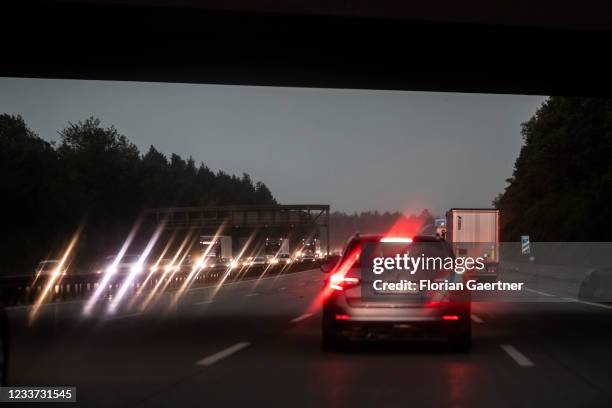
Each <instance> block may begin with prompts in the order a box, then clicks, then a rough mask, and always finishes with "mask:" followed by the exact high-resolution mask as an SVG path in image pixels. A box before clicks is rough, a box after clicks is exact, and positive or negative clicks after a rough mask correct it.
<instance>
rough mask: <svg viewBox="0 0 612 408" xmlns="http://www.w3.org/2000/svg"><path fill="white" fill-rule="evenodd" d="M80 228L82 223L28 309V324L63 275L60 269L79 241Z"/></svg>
mask: <svg viewBox="0 0 612 408" xmlns="http://www.w3.org/2000/svg"><path fill="white" fill-rule="evenodd" d="M82 230H83V223H81V225H79V228H78V229H77V231H76V232H75V234H74V236H73V237H72V239H71V240H70V243H69V244H68V247H67V248H66V250H65V251H64V255H62V258H61V259H60V263H59V265H58V266H57V268H56V269H55V270H54V271H53V273H52V274H51V275H50V276H49V280H48V281H47V284H46V285H45V287H44V289H43V290H42V292H41V294H40V296H39V297H38V299H36V301H35V302H34V305H33V306H32V308H31V309H30V313H29V316H28V323H29V324H30V325H31V324H32V323H34V320H36V315H37V314H38V310H39V309H40V307H41V305H42V303H43V302H44V300H45V298H46V297H47V295H48V294H49V292H50V291H52V290H53V288H54V287H55V285H56V284H57V283H59V281H60V280H61V279H62V276H63V274H62V271H63V270H64V269H67V268H68V267H67V265H66V263H67V261H68V259H69V258H70V256H71V254H72V251H73V250H74V247H75V246H76V244H77V242H78V241H79V237H80V236H81V231H82Z"/></svg>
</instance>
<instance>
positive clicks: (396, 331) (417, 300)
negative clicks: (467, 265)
mask: <svg viewBox="0 0 612 408" xmlns="http://www.w3.org/2000/svg"><path fill="white" fill-rule="evenodd" d="M393 240H395V238H393V239H388V237H385V236H380V235H364V236H360V235H355V236H354V237H352V238H351V239H350V240H349V242H348V244H347V246H346V248H345V250H344V252H343V254H342V255H341V256H340V257H330V262H329V263H327V264H324V265H322V266H321V270H322V271H323V272H326V273H330V275H329V276H328V277H327V278H326V279H325V287H324V291H325V292H326V295H327V297H326V298H325V299H324V301H323V318H322V346H323V349H324V350H336V349H338V348H340V347H342V346H343V345H346V344H347V343H348V341H349V340H351V339H352V340H375V339H389V340H391V339H404V338H410V337H417V338H424V339H429V338H431V339H434V338H446V339H448V341H449V344H450V345H451V347H452V348H453V349H454V350H457V351H468V350H469V349H470V348H471V319H470V308H471V303H470V297H469V293H468V292H466V291H444V292H442V291H437V292H436V291H433V292H432V291H421V290H418V289H420V288H417V289H416V290H415V289H412V290H406V291H404V292H402V293H395V292H394V293H388V294H387V293H382V294H378V293H377V294H376V296H375V297H372V296H369V295H368V293H369V292H367V291H362V289H365V285H370V288H371V287H372V284H373V283H374V280H372V278H371V276H374V275H372V274H371V273H369V272H368V271H366V270H364V269H362V268H361V264H360V258H359V256H360V253H361V252H360V251H361V248H363V247H364V244H369V246H368V248H374V250H373V252H372V253H376V251H383V250H384V251H387V252H389V247H388V246H385V247H383V246H382V243H383V242H394V241H393ZM397 241H398V242H403V244H401V245H399V246H395V247H392V250H397V251H398V252H396V253H390V254H388V253H387V254H386V255H385V256H391V257H393V256H395V255H397V254H398V253H406V254H407V253H412V254H417V255H416V256H419V255H421V254H423V255H424V256H429V257H443V258H446V257H451V258H452V259H454V256H453V253H452V249H451V247H450V245H449V244H448V243H447V242H445V241H443V240H440V239H438V238H435V237H421V236H416V237H411V238H399V239H397ZM394 248H397V249H394ZM362 271H363V273H362ZM426 272H427V273H428V274H429V273H431V275H429V277H431V278H434V280H436V281H440V280H441V279H440V278H445V279H447V280H449V281H457V280H463V277H462V276H461V275H459V274H457V273H455V272H454V270H450V271H426ZM422 273H423V272H422V271H421V272H418V273H416V272H415V274H414V275H412V276H410V273H409V272H408V273H407V274H408V275H407V276H399V274H406V272H405V271H401V272H397V273H396V274H397V275H390V276H395V279H397V280H400V279H404V278H408V279H415V277H416V278H422V277H423V276H424V275H423V274H422ZM443 275H446V276H443Z"/></svg>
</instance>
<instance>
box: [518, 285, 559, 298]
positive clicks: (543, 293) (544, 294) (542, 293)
mask: <svg viewBox="0 0 612 408" xmlns="http://www.w3.org/2000/svg"><path fill="white" fill-rule="evenodd" d="M524 289H525V290H526V291H527V292H532V293H537V294H538V295H542V296H555V295H552V294H550V293H546V292H540V291H539V290H535V289H531V288H528V287H526V286H525V288H524Z"/></svg>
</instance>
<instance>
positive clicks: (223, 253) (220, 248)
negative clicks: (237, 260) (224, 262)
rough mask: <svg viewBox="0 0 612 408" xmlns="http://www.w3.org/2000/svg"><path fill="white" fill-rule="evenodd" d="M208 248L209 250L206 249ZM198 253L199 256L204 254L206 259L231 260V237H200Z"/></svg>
mask: <svg viewBox="0 0 612 408" xmlns="http://www.w3.org/2000/svg"><path fill="white" fill-rule="evenodd" d="M209 247H210V249H208V248H209ZM199 251H200V253H201V255H204V254H206V257H207V258H214V259H221V258H226V259H232V237H228V236H225V235H219V236H214V235H200V249H199ZM207 251H208V252H207Z"/></svg>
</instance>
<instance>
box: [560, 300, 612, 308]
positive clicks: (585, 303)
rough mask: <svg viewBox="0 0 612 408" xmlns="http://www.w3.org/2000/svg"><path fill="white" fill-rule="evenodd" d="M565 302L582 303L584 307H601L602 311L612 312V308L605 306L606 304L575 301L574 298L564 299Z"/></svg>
mask: <svg viewBox="0 0 612 408" xmlns="http://www.w3.org/2000/svg"><path fill="white" fill-rule="evenodd" d="M563 300H568V301H570V302H574V303H582V304H583V305H589V306H594V307H600V308H602V309H608V310H612V306H609V305H604V304H601V303H595V302H587V301H586V300H579V299H574V298H563Z"/></svg>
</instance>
